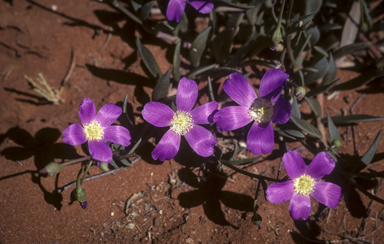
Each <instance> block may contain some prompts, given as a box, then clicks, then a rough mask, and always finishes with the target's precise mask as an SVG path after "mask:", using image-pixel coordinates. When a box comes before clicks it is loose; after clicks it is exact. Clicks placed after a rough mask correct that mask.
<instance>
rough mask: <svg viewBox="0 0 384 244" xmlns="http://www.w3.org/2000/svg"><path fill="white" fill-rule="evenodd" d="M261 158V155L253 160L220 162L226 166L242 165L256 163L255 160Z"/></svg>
mask: <svg viewBox="0 0 384 244" xmlns="http://www.w3.org/2000/svg"><path fill="white" fill-rule="evenodd" d="M262 157H263V155H261V156H257V157H254V158H245V159H239V160H232V161H226V160H222V161H224V162H225V163H227V164H232V165H244V164H249V163H253V162H256V161H257V160H259V159H261V158H262Z"/></svg>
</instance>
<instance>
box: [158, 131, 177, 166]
mask: <svg viewBox="0 0 384 244" xmlns="http://www.w3.org/2000/svg"><path fill="white" fill-rule="evenodd" d="M180 138H181V136H180V135H179V134H176V133H175V132H173V131H172V130H168V131H167V132H166V133H165V134H164V136H163V137H162V138H161V140H160V141H159V143H158V144H157V146H156V147H155V149H154V150H153V151H152V158H153V159H154V160H160V161H164V160H170V159H172V158H174V157H175V156H176V154H177V152H178V151H179V148H180Z"/></svg>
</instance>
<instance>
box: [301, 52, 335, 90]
mask: <svg viewBox="0 0 384 244" xmlns="http://www.w3.org/2000/svg"><path fill="white" fill-rule="evenodd" d="M312 67H313V68H315V69H317V70H318V72H308V74H307V75H305V76H304V80H305V84H306V85H310V84H313V83H315V82H316V81H317V80H318V79H321V78H322V77H323V76H324V75H325V74H326V73H327V71H328V67H329V65H328V60H327V58H326V57H322V58H321V59H320V60H318V61H316V62H315V64H314V65H313V66H312Z"/></svg>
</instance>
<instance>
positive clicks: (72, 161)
mask: <svg viewBox="0 0 384 244" xmlns="http://www.w3.org/2000/svg"><path fill="white" fill-rule="evenodd" d="M88 159H91V156H85V157H82V158H78V159H74V160H71V161H67V162H65V163H62V164H61V167H66V166H68V165H71V164H75V163H78V162H82V161H85V160H88Z"/></svg>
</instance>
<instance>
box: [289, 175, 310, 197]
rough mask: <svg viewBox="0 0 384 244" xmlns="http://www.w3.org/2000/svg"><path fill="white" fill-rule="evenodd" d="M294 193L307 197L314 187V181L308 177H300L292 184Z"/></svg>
mask: <svg viewBox="0 0 384 244" xmlns="http://www.w3.org/2000/svg"><path fill="white" fill-rule="evenodd" d="M293 186H294V187H295V192H296V193H297V194H301V195H309V194H310V193H311V192H312V191H313V189H314V186H315V180H314V179H313V178H312V177H311V176H309V175H302V176H300V177H299V178H296V179H295V181H294V182H293Z"/></svg>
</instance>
